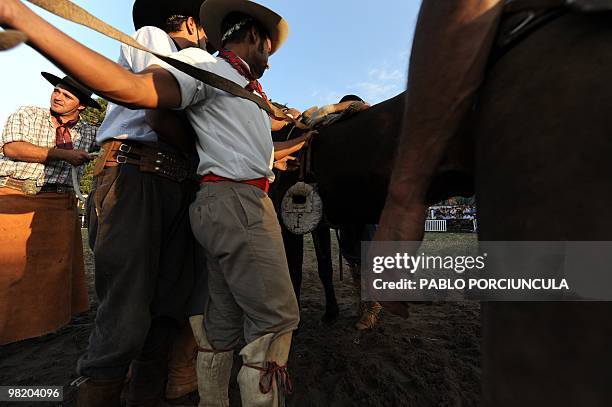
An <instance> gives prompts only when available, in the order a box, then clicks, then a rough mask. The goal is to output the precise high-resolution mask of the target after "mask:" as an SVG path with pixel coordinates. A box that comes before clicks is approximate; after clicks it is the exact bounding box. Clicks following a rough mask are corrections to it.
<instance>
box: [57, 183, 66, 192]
mask: <svg viewBox="0 0 612 407" xmlns="http://www.w3.org/2000/svg"><path fill="white" fill-rule="evenodd" d="M56 191H57V193H58V194H63V193H64V192H68V189H67V188H66V187H65V186H64V185H58V186H57V187H56Z"/></svg>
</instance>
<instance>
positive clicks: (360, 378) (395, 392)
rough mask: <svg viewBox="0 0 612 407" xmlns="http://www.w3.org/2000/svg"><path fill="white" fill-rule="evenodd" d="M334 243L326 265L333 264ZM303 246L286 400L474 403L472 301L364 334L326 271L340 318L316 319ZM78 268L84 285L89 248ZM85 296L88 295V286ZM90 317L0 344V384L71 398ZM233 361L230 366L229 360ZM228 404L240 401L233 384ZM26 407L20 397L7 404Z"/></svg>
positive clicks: (419, 405)
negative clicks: (57, 388) (48, 388)
mask: <svg viewBox="0 0 612 407" xmlns="http://www.w3.org/2000/svg"><path fill="white" fill-rule="evenodd" d="M427 238H428V239H456V240H466V241H468V240H471V239H475V236H474V235H451V234H437V235H433V234H429V235H428V236H427ZM336 249H337V248H336V246H335V245H334V248H333V250H334V253H335V255H334V259H335V260H334V261H335V263H334V268H335V270H338V264H337V261H338V260H337V253H336ZM315 261H316V259H315V256H314V249H313V246H312V243H311V242H310V241H307V242H306V244H305V262H304V282H303V284H304V286H303V288H302V325H301V328H300V331H299V335H298V336H297V337H296V338H295V341H294V348H293V352H292V356H291V360H290V361H289V365H290V368H291V373H292V377H293V381H294V387H295V392H294V394H293V396H292V397H291V398H290V403H289V404H290V405H291V406H410V407H444V406H462V407H469V406H477V405H478V404H479V400H480V377H481V366H480V321H479V317H480V310H479V306H478V305H477V304H474V303H438V304H413V305H412V306H411V312H412V315H411V317H410V318H409V319H408V320H402V319H400V318H398V317H395V316H393V315H390V314H388V313H386V314H384V315H383V318H382V321H381V323H380V324H379V325H378V326H377V327H376V328H375V329H374V330H373V331H370V332H366V333H363V334H359V333H357V331H355V330H354V328H353V324H354V323H355V321H356V318H357V298H358V293H357V291H356V290H355V289H354V288H353V287H352V285H351V284H350V280H349V277H348V275H347V270H346V268H345V278H344V281H340V280H339V274H338V273H336V275H335V285H336V294H337V297H338V302H339V305H340V317H339V318H338V320H337V321H336V322H335V323H334V324H332V325H325V324H323V323H321V322H320V318H321V315H322V314H323V311H324V304H323V293H322V289H321V284H320V282H319V280H318V277H317V273H316V262H315ZM86 263H87V271H88V273H89V275H90V277H91V278H90V280H89V281H90V282H91V284H93V265H92V259H91V253H87V254H86ZM90 298H92V301H93V299H94V295H93V287H90ZM94 315H95V304H94V305H93V307H92V311H91V312H90V313H88V314H86V315H82V316H79V317H77V318H75V319H73V321H72V322H71V323H70V325H68V326H66V327H64V328H62V329H61V330H59V331H58V332H56V333H53V334H49V335H46V336H44V337H41V338H37V339H31V340H26V341H22V342H19V343H14V344H10V345H6V346H3V347H0V385H22V386H25V385H61V386H66V387H64V397H65V401H64V403H62V404H58V403H55V404H44V403H32V404H33V405H36V406H44V405H54V406H57V405H62V406H72V405H74V397H75V391H74V389H73V388H72V387H70V386H69V383H70V382H71V381H72V380H74V379H75V378H76V374H75V372H74V368H75V364H76V360H77V358H78V356H79V355H80V354H81V353H82V352H83V350H84V349H85V347H86V345H87V337H88V334H89V330H90V328H91V323H92V322H93V318H94ZM235 367H236V366H235ZM230 398H231V404H232V406H234V405H236V406H238V405H240V396H239V393H238V388H237V385H236V383H235V378H234V382H233V383H232V386H231V392H230ZM0 405H2V406H5V405H6V406H8V405H15V406H21V407H23V406H25V405H27V403H18V404H9V403H2V402H0Z"/></svg>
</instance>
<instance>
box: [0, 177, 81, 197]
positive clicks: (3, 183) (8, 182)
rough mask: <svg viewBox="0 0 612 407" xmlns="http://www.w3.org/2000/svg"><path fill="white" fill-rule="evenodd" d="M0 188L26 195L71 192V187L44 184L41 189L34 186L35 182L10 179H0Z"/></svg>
mask: <svg viewBox="0 0 612 407" xmlns="http://www.w3.org/2000/svg"><path fill="white" fill-rule="evenodd" d="M0 188H11V189H16V190H18V191H21V192H23V193H24V194H26V195H36V194H37V193H39V192H55V193H57V194H64V193H67V192H72V191H73V188H72V186H71V185H64V184H45V185H43V186H42V187H38V186H37V185H36V180H33V179H17V178H12V177H0Z"/></svg>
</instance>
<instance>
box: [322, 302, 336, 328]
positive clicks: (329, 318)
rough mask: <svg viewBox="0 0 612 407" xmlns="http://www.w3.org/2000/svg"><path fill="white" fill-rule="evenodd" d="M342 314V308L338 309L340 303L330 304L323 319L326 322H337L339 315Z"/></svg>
mask: <svg viewBox="0 0 612 407" xmlns="http://www.w3.org/2000/svg"><path fill="white" fill-rule="evenodd" d="M339 315H340V310H339V309H338V305H334V306H329V307H327V309H326V310H325V314H323V316H322V317H321V321H322V322H323V323H324V324H331V323H333V322H336V320H337V319H338V316H339Z"/></svg>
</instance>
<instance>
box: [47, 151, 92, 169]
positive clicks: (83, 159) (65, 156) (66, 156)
mask: <svg viewBox="0 0 612 407" xmlns="http://www.w3.org/2000/svg"><path fill="white" fill-rule="evenodd" d="M52 151H54V153H55V154H53V155H55V156H56V157H57V158H59V159H60V160H62V161H66V162H67V163H69V164H72V165H74V166H76V167H78V166H79V165H83V164H85V163H87V162H89V161H91V157H90V156H89V153H88V152H87V151H84V150H63V149H59V148H58V149H54V150H52ZM51 155H52V154H51V153H49V156H50V157H51Z"/></svg>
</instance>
